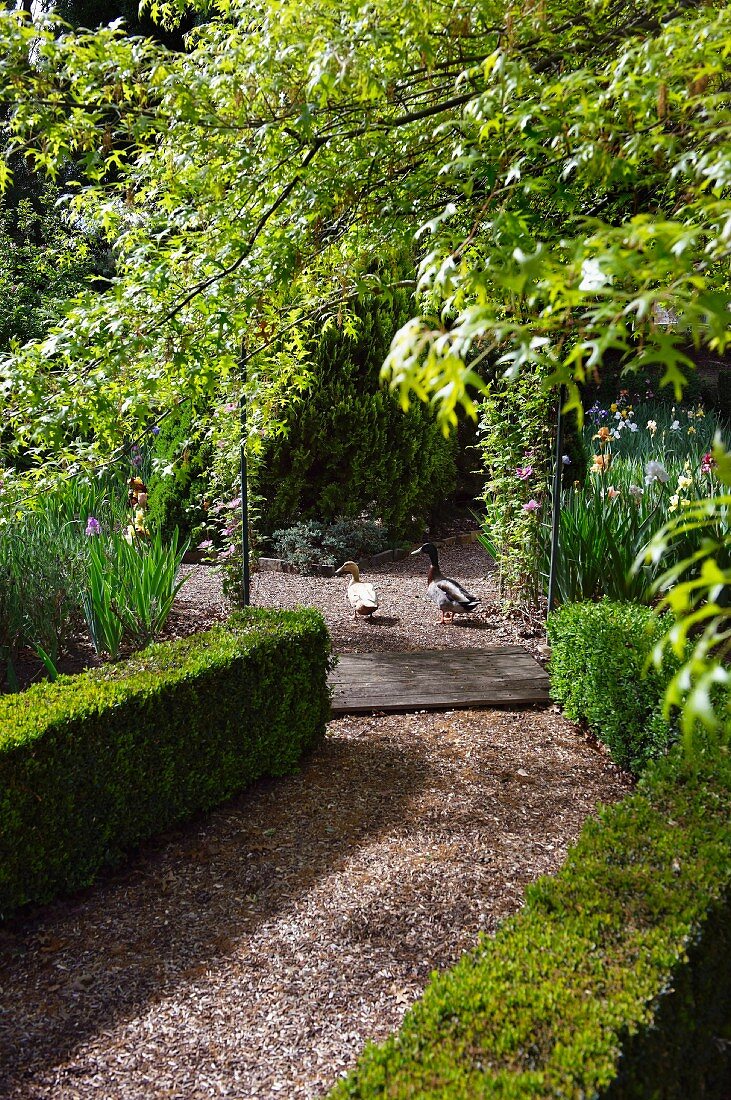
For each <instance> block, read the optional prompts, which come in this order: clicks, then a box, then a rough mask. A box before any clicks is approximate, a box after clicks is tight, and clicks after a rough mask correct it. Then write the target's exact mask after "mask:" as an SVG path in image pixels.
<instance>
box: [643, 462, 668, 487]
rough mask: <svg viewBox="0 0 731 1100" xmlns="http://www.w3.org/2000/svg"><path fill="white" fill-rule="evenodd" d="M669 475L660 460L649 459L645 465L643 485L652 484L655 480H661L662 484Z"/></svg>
mask: <svg viewBox="0 0 731 1100" xmlns="http://www.w3.org/2000/svg"><path fill="white" fill-rule="evenodd" d="M669 478H670V475H669V474H668V472H667V470H666V469H665V467H664V466H663V464H662V462H655V460H654V459H651V460H650V461H649V462H648V463H647V465H646V466H645V485H652V484H653V482H655V481H661V482H662V484H663V485H665V483H666V482H667V481H668V480H669Z"/></svg>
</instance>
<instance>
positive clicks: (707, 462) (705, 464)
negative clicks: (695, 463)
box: [701, 451, 716, 474]
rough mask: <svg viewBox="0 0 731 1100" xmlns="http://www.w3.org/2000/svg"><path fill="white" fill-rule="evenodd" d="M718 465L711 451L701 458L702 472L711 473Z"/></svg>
mask: <svg viewBox="0 0 731 1100" xmlns="http://www.w3.org/2000/svg"><path fill="white" fill-rule="evenodd" d="M715 465H716V460H715V459H714V457H713V455H712V454H711V452H710V451H707V452H706V454H704V455H703V458H702V459H701V473H702V474H710V472H711V470H712V469H713V467H714V466H715Z"/></svg>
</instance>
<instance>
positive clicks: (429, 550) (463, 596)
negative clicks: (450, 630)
mask: <svg viewBox="0 0 731 1100" xmlns="http://www.w3.org/2000/svg"><path fill="white" fill-rule="evenodd" d="M411 552H412V554H426V555H427V557H428V558H429V560H430V562H431V565H430V566H429V574H428V576H427V589H426V594H427V596H428V597H429V599H430V600H433V601H434V603H435V604H436V605H437V607H438V608H439V610H440V611H441V613H442V618H441V621H442V622H443V623H445V622H446V621H447V620H446V618H445V615H449V621H450V622H452V620H453V619H454V616H455V615H466V614H467V613H468V612H470V611H474V610H475V609H476V607H477V605H478V603H479V602H480V601H479V600H478V599H477V597H476V596H472V595H471V594H470V593H469V592H468V591H467V589H466V588H463V587H462V585H461V584H459V583H458V582H457V581H453V580H450V579H449V577H443V576H442V574H441V572H440V570H439V555H438V554H437V548H436V546H435V545H434V543H433V542H425V543H424V545H423V546H420V547H419V549H418V550H412V551H411Z"/></svg>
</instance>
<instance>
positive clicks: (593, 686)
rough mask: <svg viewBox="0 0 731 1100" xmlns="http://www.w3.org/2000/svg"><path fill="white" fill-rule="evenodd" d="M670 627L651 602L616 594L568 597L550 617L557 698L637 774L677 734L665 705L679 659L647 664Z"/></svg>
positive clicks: (553, 682) (625, 766)
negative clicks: (616, 599)
mask: <svg viewBox="0 0 731 1100" xmlns="http://www.w3.org/2000/svg"><path fill="white" fill-rule="evenodd" d="M665 629H666V626H665V624H664V623H663V621H662V620H661V619H658V617H657V616H656V615H654V614H653V612H652V611H651V610H650V608H647V607H642V606H640V605H637V604H631V603H612V602H610V601H609V600H602V601H600V602H599V603H578V604H566V605H565V606H564V607H562V608H560V609H559V610H558V611H556V612H554V613H553V614H551V615H549V617H548V639H549V643H550V646H551V662H550V675H551V695H552V697H553V698H554V699H555V700H556V702H558V703H560V704H561V706H562V708H563V711H564V713H565V714H566V715H567V716H568V717H569V718H573V719H574V720H583V721H586V722H588V724H589V726H590V728H591V729H592V731H593V732H594V733H595V734H596V736H597V737H598V738H600V740H601V741H603V742H604V744H605V745H607V747H608V748H609V750H610V751H611V753H612V756H613V758H614V760H616V762H617V763H618V764H619V765H621V767H623V768H629V769H630V770H631V771H633V772H635V773H636V774H638V773H639V772H641V771H642V769H643V768H644V767H645V766H646V764H647V763H648V761H649V760H650V759H652V758H653V757H657V756H660V755H662V754H663V753H664V752H666V751H667V749H668V746H669V745H670V744H671V743H672V741H673V740H674V739H675V736H676V729H675V726H674V725H672V724H670V723H668V722H667V721H665V719H664V718H663V717H662V713H661V712H662V697H663V695H664V692H665V688H666V686H667V684H668V683H669V682H670V679H671V677H672V675H673V673H674V672H675V671H676V669H677V667H678V662H677V661H673V659H672V658H671V657H670V656H668V658H667V659H666V661H665V662H664V664H663V667H662V669H661V670H658V669H656V668H654V666H650V667H649V668H647V667H646V666H647V661H648V658H649V656H650V652H651V650H652V647H653V646H654V644H655V642H657V640H658V639H659V638H660V637H661V636H662V634H663V633H664V632H665Z"/></svg>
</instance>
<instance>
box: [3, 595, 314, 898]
mask: <svg viewBox="0 0 731 1100" xmlns="http://www.w3.org/2000/svg"><path fill="white" fill-rule="evenodd" d="M329 654H330V641H329V636H328V633H327V629H326V627H325V623H324V621H323V620H322V618H321V617H320V616H319V615H318V614H317V613H316V612H314V611H297V612H284V611H259V610H257V611H249V612H247V613H240V614H238V615H236V616H234V617H233V618H232V619H230V620H229V622H228V623H226V624H225V625H222V626H219V627H216V628H214V629H213V630H210V631H208V632H206V633H205V634H198V635H195V636H192V637H190V638H185V639H182V640H179V641H175V642H168V643H163V644H160V645H153V646H150V647H149V648H148V649H146V650H144V651H143V652H142V653H140V654H138V655H136V656H135V657H134V658H132V659H131V660H129V661H125V662H121V663H120V664H118V665H112V666H107V667H106V668H104V669H97V670H94V671H90V672H86V673H82V674H81V675H78V676H73V677H59V679H58V680H57V681H56V682H55V683H44V684H39V685H37V686H36V687H33V688H30V689H29V690H28V691H26V692H24V693H22V694H19V695H10V696H5V697H3V698H0V916H7V915H8V914H9V913H10V912H12V911H13V910H14V909H16V908H17V907H19V906H21V905H23V904H25V903H27V902H32V901H33V902H43V901H48V900H49V899H51V898H52V897H54V896H55V895H57V894H58V893H60V892H63V891H67V890H70V889H73V888H76V887H79V886H83V885H85V884H87V883H89V882H91V881H92V879H93V878H94V876H95V875H96V873H97V872H98V870H99V869H100V867H102V866H103V865H105V864H110V863H113V862H115V861H117V860H118V859H119V858H120V857H121V855H122V854H123V853H124V852H125V851H127V850H128V849H129V848H130V847H132V846H133V845H135V844H137V843H138V842H139V841H141V840H143V839H145V838H146V837H149V836H151V835H153V834H154V833H155V832H156V831H158V830H160V829H164V828H166V827H167V826H169V825H171V824H172V823H174V822H177V821H180V820H182V819H184V818H186V817H188V816H190V815H191V814H193V813H195V812H196V811H198V810H204V809H207V808H209V807H211V806H214V805H216V804H217V803H219V802H221V801H223V800H224V799H226V798H227V797H229V796H230V795H231V794H233V793H234V792H236V791H239V790H241V789H242V788H244V787H245V786H246V785H247V784H249V783H251V782H252V780H254V779H257V778H258V777H260V776H262V775H284V774H286V773H288V772H292V771H293V770H295V769H296V767H297V764H298V761H299V760H300V757H301V756H302V754H303V753H304V752H305V751H306V750H307V749H309V748H310V746H312V745H313V744H314V743H315V742H316V741H317V740H318V738H320V737H322V736H323V734H324V731H325V723H326V721H327V719H328V716H329V708H330V701H329V692H328V687H327V669H328V663H329V660H330V657H329Z"/></svg>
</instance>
